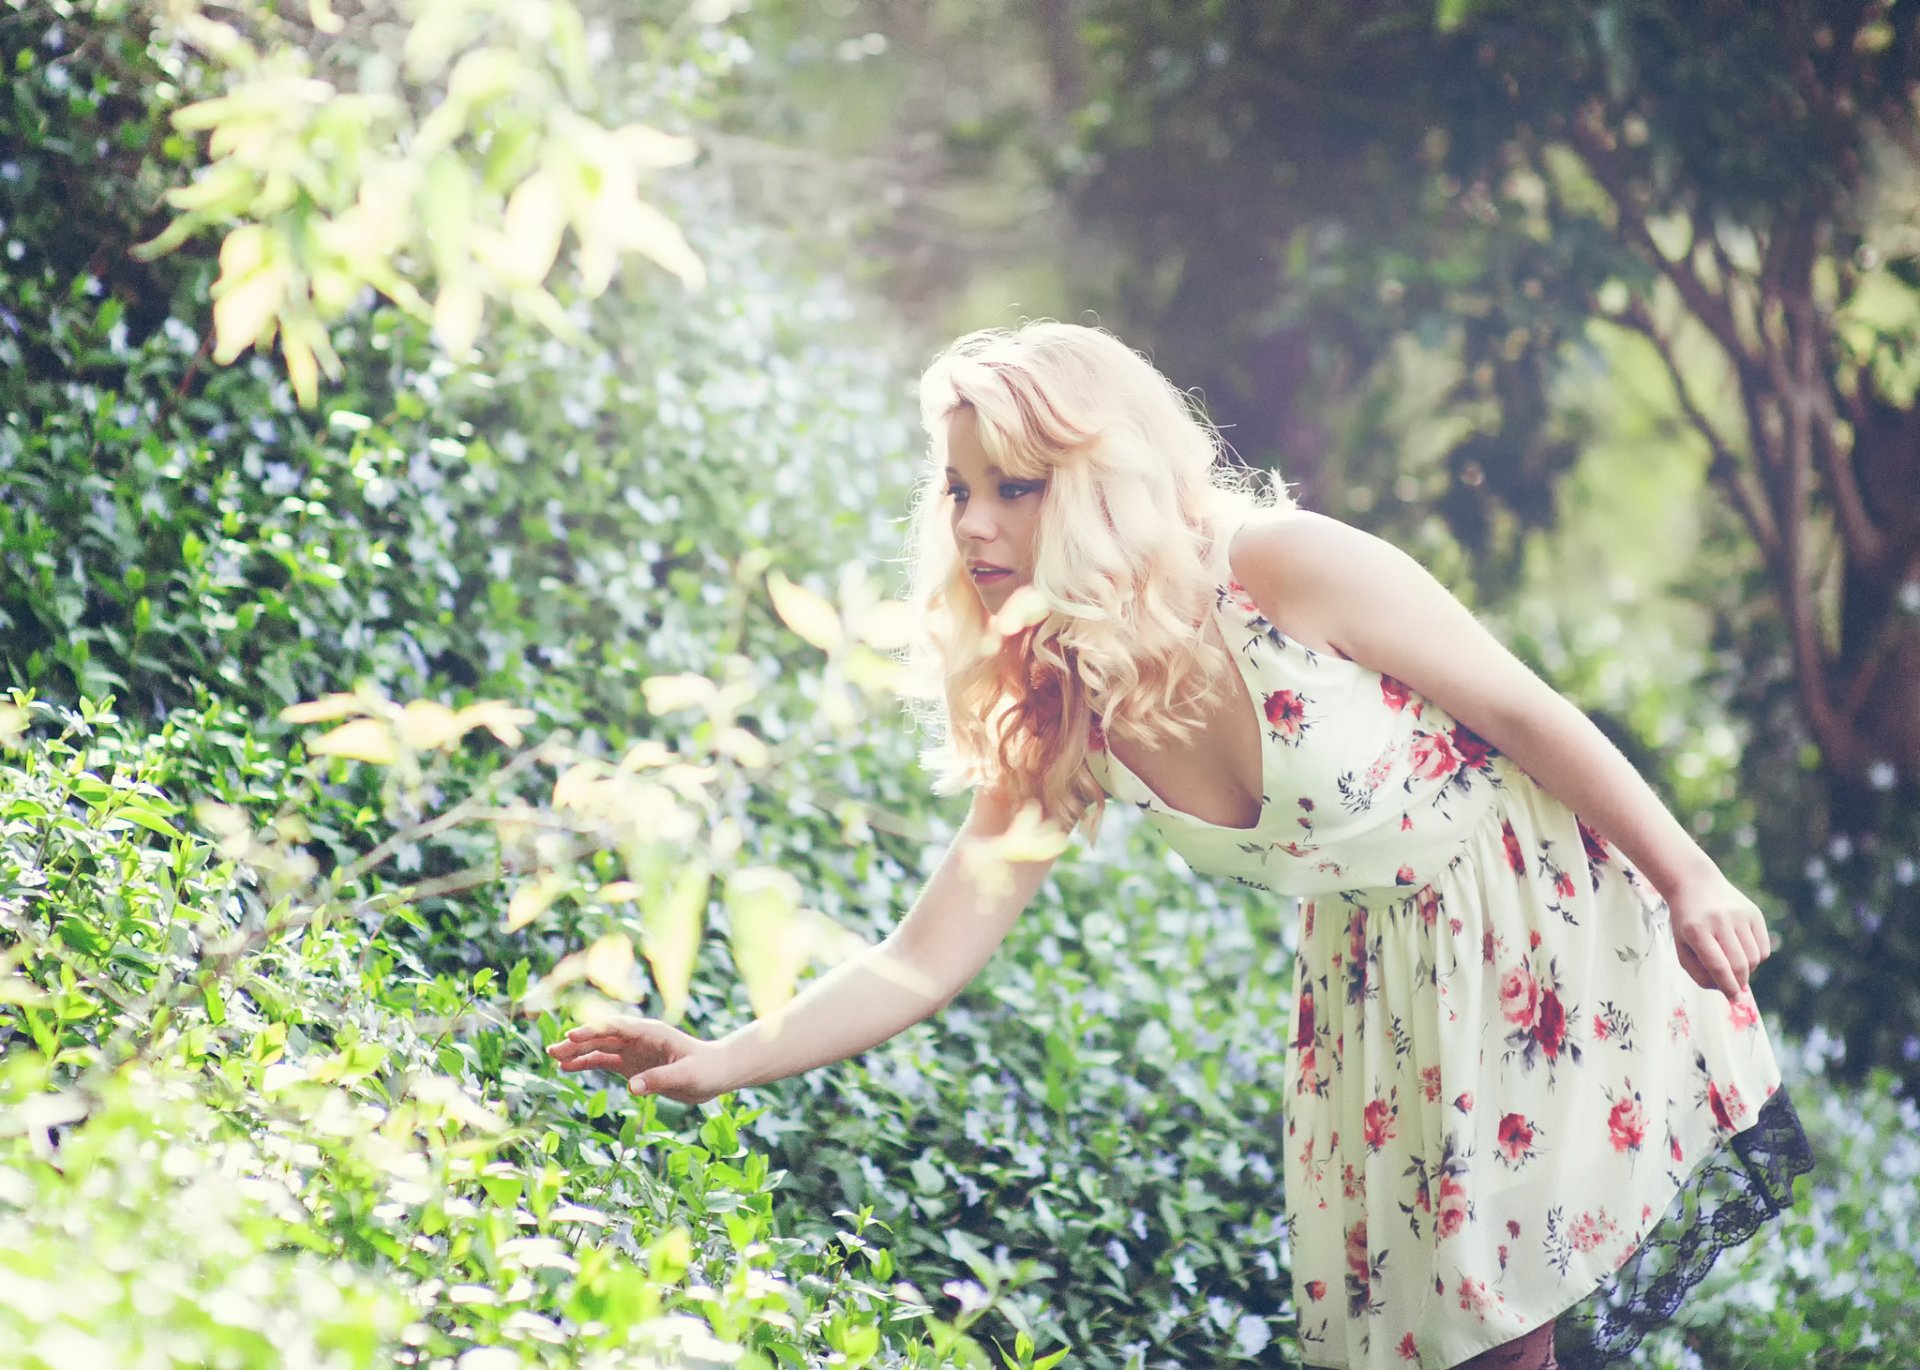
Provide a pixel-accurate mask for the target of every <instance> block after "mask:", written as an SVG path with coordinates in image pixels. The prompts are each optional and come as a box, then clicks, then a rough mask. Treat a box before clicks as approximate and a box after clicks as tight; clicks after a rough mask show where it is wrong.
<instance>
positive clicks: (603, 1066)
mask: <svg viewBox="0 0 1920 1370" xmlns="http://www.w3.org/2000/svg"><path fill="white" fill-rule="evenodd" d="M626 1068H627V1063H626V1062H625V1061H623V1060H622V1059H621V1058H620V1055H619V1053H617V1052H612V1051H587V1052H582V1053H581V1054H580V1055H578V1056H573V1057H569V1058H568V1059H566V1060H563V1061H561V1062H560V1069H562V1070H625V1069H626Z"/></svg>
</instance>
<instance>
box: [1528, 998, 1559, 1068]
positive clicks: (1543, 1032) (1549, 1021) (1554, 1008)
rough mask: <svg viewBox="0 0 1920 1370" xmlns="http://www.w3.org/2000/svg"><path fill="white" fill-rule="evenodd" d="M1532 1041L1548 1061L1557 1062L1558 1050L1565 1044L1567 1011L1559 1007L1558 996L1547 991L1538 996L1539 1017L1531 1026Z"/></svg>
mask: <svg viewBox="0 0 1920 1370" xmlns="http://www.w3.org/2000/svg"><path fill="white" fill-rule="evenodd" d="M1533 1040H1534V1041H1536V1042H1538V1043H1539V1044H1540V1049H1541V1050H1542V1051H1544V1052H1546V1053H1547V1059H1548V1060H1549V1061H1554V1060H1558V1059H1559V1057H1560V1048H1561V1047H1563V1046H1565V1045H1566V1042H1567V1011H1566V1010H1565V1009H1564V1008H1562V1007H1561V1006H1560V996H1559V995H1557V994H1555V993H1554V992H1553V991H1552V990H1548V991H1547V992H1546V993H1545V994H1543V995H1541V996H1540V1017H1539V1018H1538V1019H1537V1020H1536V1021H1535V1022H1534V1025H1533Z"/></svg>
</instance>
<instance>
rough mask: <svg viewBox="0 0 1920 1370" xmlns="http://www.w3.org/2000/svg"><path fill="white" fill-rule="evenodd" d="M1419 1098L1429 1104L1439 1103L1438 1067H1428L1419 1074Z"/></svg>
mask: <svg viewBox="0 0 1920 1370" xmlns="http://www.w3.org/2000/svg"><path fill="white" fill-rule="evenodd" d="M1420 1097H1421V1098H1423V1099H1425V1100H1426V1101H1427V1102H1428V1103H1430V1104H1437V1103H1439V1102H1440V1067H1439V1066H1428V1067H1427V1068H1426V1069H1425V1070H1423V1071H1421V1072H1420Z"/></svg>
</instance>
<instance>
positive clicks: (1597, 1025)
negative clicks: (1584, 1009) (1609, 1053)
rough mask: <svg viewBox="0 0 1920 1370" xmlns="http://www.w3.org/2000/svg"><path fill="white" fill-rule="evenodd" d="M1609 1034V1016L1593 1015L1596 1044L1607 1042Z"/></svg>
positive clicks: (1602, 1014)
mask: <svg viewBox="0 0 1920 1370" xmlns="http://www.w3.org/2000/svg"><path fill="white" fill-rule="evenodd" d="M1607 1032H1608V1028H1607V1016H1606V1015H1605V1014H1604V1013H1596V1014H1594V1015H1593V1040H1594V1041H1596V1042H1604V1041H1606V1040H1607Z"/></svg>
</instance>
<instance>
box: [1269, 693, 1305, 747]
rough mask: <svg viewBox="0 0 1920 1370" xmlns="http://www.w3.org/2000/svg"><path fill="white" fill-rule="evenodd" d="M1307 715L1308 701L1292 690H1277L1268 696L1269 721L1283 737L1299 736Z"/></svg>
mask: <svg viewBox="0 0 1920 1370" xmlns="http://www.w3.org/2000/svg"><path fill="white" fill-rule="evenodd" d="M1306 716H1307V706H1306V702H1305V701H1304V700H1302V699H1301V698H1300V696H1299V695H1297V694H1295V693H1294V692H1293V691H1292V690H1275V691H1274V692H1273V693H1272V694H1270V695H1268V696H1267V722H1269V723H1271V724H1272V725H1273V727H1274V731H1275V732H1277V733H1279V734H1280V735H1281V736H1282V737H1298V736H1299V735H1300V724H1301V723H1302V722H1303V721H1304V720H1305V718H1306Z"/></svg>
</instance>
